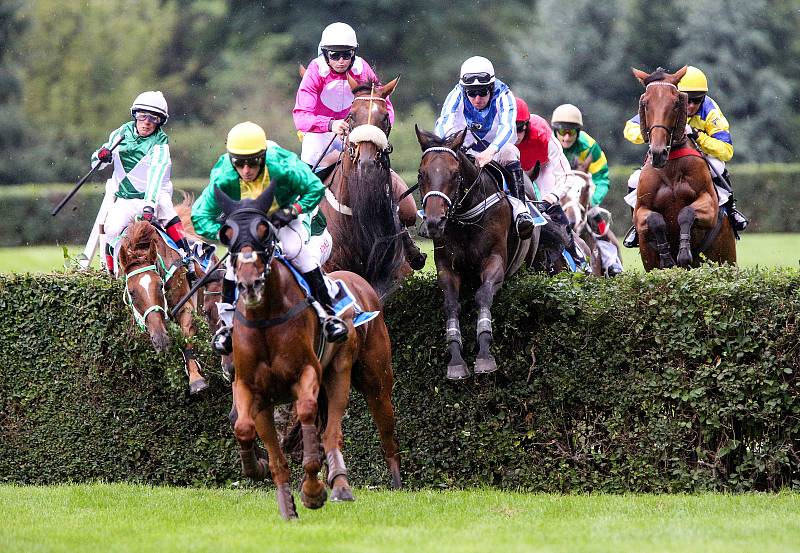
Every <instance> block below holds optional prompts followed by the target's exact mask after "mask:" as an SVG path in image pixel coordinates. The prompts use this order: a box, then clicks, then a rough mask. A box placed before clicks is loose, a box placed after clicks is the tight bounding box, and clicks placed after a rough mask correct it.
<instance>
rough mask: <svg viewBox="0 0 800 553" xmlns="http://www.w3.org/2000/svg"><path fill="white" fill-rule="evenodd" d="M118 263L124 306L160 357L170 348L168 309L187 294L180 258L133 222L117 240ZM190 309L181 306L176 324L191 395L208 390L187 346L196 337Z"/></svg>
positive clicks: (153, 233)
mask: <svg viewBox="0 0 800 553" xmlns="http://www.w3.org/2000/svg"><path fill="white" fill-rule="evenodd" d="M118 262H119V267H120V270H121V274H122V275H125V295H124V298H125V303H126V304H127V305H128V306H129V307H130V308H131V312H132V315H133V318H134V321H136V323H137V324H138V325H139V328H141V329H142V330H144V331H146V332H147V333H148V334H149V335H150V340H151V341H152V343H153V347H155V350H156V351H157V352H159V353H161V352H162V351H164V350H166V349H167V348H168V347H169V345H170V339H169V336H168V334H167V329H166V321H167V317H168V313H169V310H170V309H169V308H170V307H171V306H172V305H175V304H176V303H177V302H178V301H179V300H180V299H181V298H182V297H183V296H184V295H185V294H186V293H188V292H189V283H188V281H187V280H186V267H185V266H184V265H183V263H182V261H181V256H180V254H178V252H176V251H175V250H173V249H172V248H170V247H168V246H167V245H166V244H165V243H164V240H163V239H162V238H161V236H160V235H159V234H158V232H157V231H156V229H155V227H153V225H151V224H150V223H148V222H147V221H135V222H134V223H132V224H131V225H130V226H128V228H127V229H126V230H125V234H124V235H123V236H122V238H121V239H120V246H119V259H118ZM194 308H195V304H194V298H193V299H190V300H189V301H187V302H186V303H185V304H184V305H183V307H182V308H181V310H180V311H179V312H178V316H177V321H176V322H177V323H178V324H179V325H180V327H181V332H182V333H183V335H184V336H185V337H186V338H187V345H186V347H185V348H184V349H183V362H184V368H185V370H186V374H187V375H188V377H189V393H191V394H196V393H197V392H200V391H202V390H205V389H206V388H208V384H207V383H206V380H205V378H203V375H202V374H201V372H200V370H201V368H200V364H199V363H198V362H197V359H196V358H195V355H194V350H193V348H192V346H191V339H192V338H193V337H194V336H195V334H197V327H196V326H195V324H194V321H193V319H192V312H193V311H194Z"/></svg>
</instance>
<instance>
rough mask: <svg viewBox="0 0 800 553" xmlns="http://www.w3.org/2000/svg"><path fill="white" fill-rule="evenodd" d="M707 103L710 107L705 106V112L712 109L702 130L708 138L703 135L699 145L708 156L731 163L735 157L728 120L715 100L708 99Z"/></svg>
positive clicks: (704, 121) (698, 141)
mask: <svg viewBox="0 0 800 553" xmlns="http://www.w3.org/2000/svg"><path fill="white" fill-rule="evenodd" d="M705 103H706V104H708V106H706V105H704V106H703V108H704V109H703V111H705V109H706V108H707V107H708V108H710V109H709V110H708V113H707V114H706V116H705V119H704V120H703V127H702V128H701V129H700V130H701V131H703V132H704V133H705V134H706V136H704V135H702V134H701V135H700V136H699V138H698V139H697V143H698V145H699V146H700V148H701V149H702V150H703V151H704V152H705V153H707V154H708V155H710V156H714V157H715V158H717V159H719V160H720V161H726V162H727V161H730V160H731V158H732V157H733V142H732V140H731V133H730V125H729V124H728V120H727V119H726V118H725V116H724V115H723V114H722V110H720V109H719V106H718V105H717V103H716V102H715V101H714V100H712V99H711V98H708V97H706V100H705ZM693 119H694V118H693Z"/></svg>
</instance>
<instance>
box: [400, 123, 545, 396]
mask: <svg viewBox="0 0 800 553" xmlns="http://www.w3.org/2000/svg"><path fill="white" fill-rule="evenodd" d="M415 128H416V132H417V140H418V141H419V144H420V146H421V147H422V159H421V160H420V166H419V187H420V194H422V208H423V210H424V217H423V225H424V226H425V228H426V230H427V233H428V235H429V236H430V237H431V238H432V239H433V243H434V258H435V260H436V270H437V273H438V279H439V287H440V288H441V289H442V291H443V292H444V312H445V315H446V317H447V323H446V326H445V332H446V340H447V348H448V352H449V355H450V360H449V362H448V364H447V378H449V379H451V380H461V379H464V378H468V377H469V375H470V373H469V370H468V368H467V365H466V363H465V362H464V358H463V348H462V342H461V327H460V323H459V313H460V309H461V304H460V298H459V293H460V290H461V285H462V281H463V282H464V283H465V284H466V283H467V282H470V283H472V282H475V283H477V284H478V287H477V291H476V293H475V301H476V303H477V304H478V325H477V334H478V347H479V350H478V354H477V357H476V360H475V368H474V372H475V373H476V374H485V373H491V372H494V371H496V370H497V363H496V362H495V360H494V357H493V356H492V354H491V352H490V346H491V344H492V314H491V307H492V301H493V299H494V296H495V294H496V293H497V291H498V290H499V289H500V287H501V286H502V285H503V281H504V280H505V278H506V277H507V276H510V275H512V274H513V273H514V272H516V270H517V269H519V267H520V265H521V264H522V263H523V262H528V263H530V261H531V259H532V258H533V253H534V252H536V249H537V247H538V242H539V227H536V228H535V229H534V234H533V236H532V237H531V239H529V240H524V241H520V240H519V239H518V238H517V236H516V233H515V232H514V231H513V228H514V224H513V213H512V207H511V203H510V202H509V200H508V198H507V196H506V193H505V192H504V191H503V190H502V189H501V188H500V186H499V185H498V183H497V181H496V180H495V178H494V177H492V176H491V175H490V173H489V170H486V168H483V169H479V168H478V167H477V166H476V165H475V163H474V162H473V161H472V160H471V159H470V158H468V157H467V155H466V154H465V153H464V152H463V151H461V146H462V145H463V143H464V138H465V136H466V133H467V129H464V130H463V131H460V132H457V133H454V134H453V135H451V136H449V137H447V138H444V139H442V138H439V137H438V136H436V135H435V134H433V133H430V132H426V131H422V130H420V129H419V128H418V127H415ZM515 253H516V255H515Z"/></svg>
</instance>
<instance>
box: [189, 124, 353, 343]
mask: <svg viewBox="0 0 800 553" xmlns="http://www.w3.org/2000/svg"><path fill="white" fill-rule="evenodd" d="M226 148H227V152H226V153H224V154H222V155H221V156H220V157H219V159H218V160H217V163H216V164H215V165H214V167H213V168H212V169H211V175H210V177H209V184H208V186H207V187H206V188H205V190H203V192H202V193H201V194H200V196H199V197H198V198H197V200H196V201H195V202H194V205H193V206H192V223H193V224H194V228H195V231H197V233H198V234H200V235H202V236H205V237H207V238H211V239H214V238H217V235H218V233H219V230H220V228H221V227H222V223H221V222H220V221H219V220H218V217H219V216H220V215H221V213H222V210H221V209H220V208H219V206H218V205H217V202H216V199H215V198H214V189H215V188H220V189H221V190H222V191H223V192H225V193H226V194H227V195H228V196H230V197H231V198H232V199H234V200H237V201H238V200H240V199H242V198H250V199H254V198H257V197H258V196H259V195H260V194H261V192H263V191H264V190H265V189H266V187H267V186H268V185H269V184H270V183H273V185H274V187H275V201H274V202H273V204H272V207H271V208H270V209H269V216H270V220H271V221H272V222H273V224H275V226H276V227H278V239H279V240H280V243H281V251H282V252H283V256H284V257H285V258H286V259H287V260H289V261H291V262H292V265H294V267H296V268H297V270H298V271H300V272H301V273H302V274H303V277H304V278H305V279H306V281H307V282H308V284H309V287H310V288H311V294H312V295H313V296H314V299H315V300H316V301H317V302H319V304H320V305H322V307H323V308H324V309H325V312H326V313H327V314H328V317H327V318H325V320H324V321H323V323H322V328H323V331H324V333H325V337H326V338H327V340H328V341H331V342H339V341H342V340H344V339H346V338H347V333H348V329H347V326H346V325H345V324H344V322H343V321H342V320H341V319H340V318H339V317H337V316H335V314H334V312H333V305H332V301H331V298H330V296H329V293H328V287H327V286H326V284H325V280H324V278H323V276H322V270H321V269H320V267H321V265H322V263H323V262H324V261H325V259H323V256H325V257H327V255H330V249H331V236H330V234H329V233H328V231H327V230H326V229H325V219H324V217H322V216H321V215H317V205H318V204H319V202H320V200H321V199H322V196H323V193H324V188H323V186H322V183H321V182H320V180H319V179H318V178H317V177H316V175H314V174H313V173H312V172H311V169H310V168H309V167H308V165H306V164H305V163H302V162H301V161H300V159H298V157H297V155H296V154H294V153H292V152H290V151H288V150H285V149H283V148H281V147H280V146H279V145H278V144H276V143H275V142H272V141H268V140H267V135H266V133H265V132H264V129H262V128H261V127H260V126H258V125H256V124H255V123H251V122H250V121H247V122H244V123H239V124H238V125H236V126H234V127H233V128H232V129H231V130H230V132H229V133H228V139H227V142H226ZM325 254H327V255H325ZM235 292H236V277H235V275H234V271H233V264H232V263H231V260H230V258H228V260H227V261H226V272H225V277H224V279H223V281H222V302H221V303H219V304H218V305H217V309H218V311H219V316H220V321H222V326H221V327H220V329H219V330H218V331H217V333H216V334H215V335H214V340H213V342H212V347H213V349H214V350H215V351H216V352H217V353H220V354H223V355H227V354H228V353H230V351H231V330H232V328H233V315H234V311H235V309H236V307H235V303H236V300H235Z"/></svg>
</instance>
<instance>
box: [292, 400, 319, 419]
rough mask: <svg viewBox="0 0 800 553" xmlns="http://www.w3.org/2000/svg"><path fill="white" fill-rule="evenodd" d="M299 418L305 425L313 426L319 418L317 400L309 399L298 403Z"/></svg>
mask: <svg viewBox="0 0 800 553" xmlns="http://www.w3.org/2000/svg"><path fill="white" fill-rule="evenodd" d="M296 408H297V418H298V419H300V422H302V423H303V424H313V423H314V420H315V418H316V416H317V400H316V399H312V398H308V399H300V400H298V401H297V406H296Z"/></svg>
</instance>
